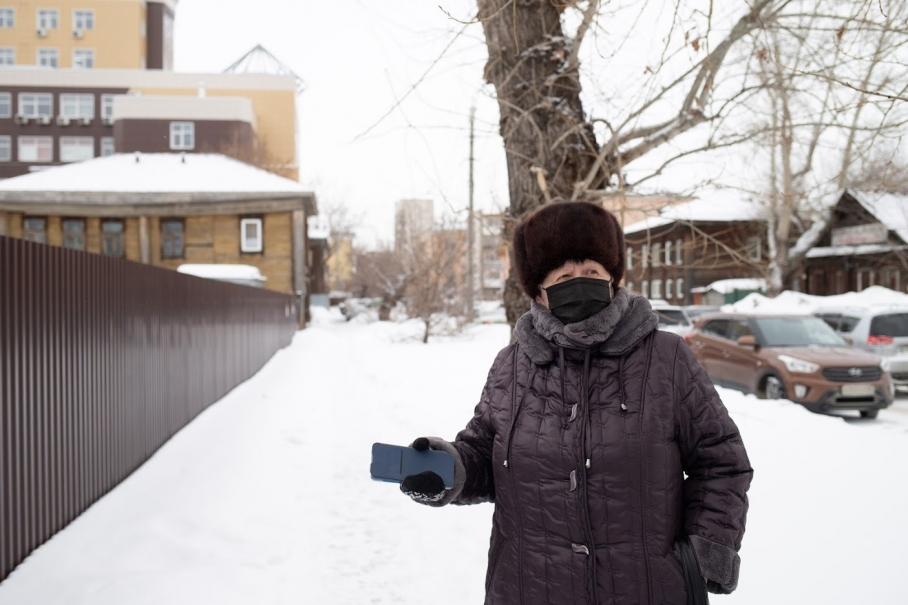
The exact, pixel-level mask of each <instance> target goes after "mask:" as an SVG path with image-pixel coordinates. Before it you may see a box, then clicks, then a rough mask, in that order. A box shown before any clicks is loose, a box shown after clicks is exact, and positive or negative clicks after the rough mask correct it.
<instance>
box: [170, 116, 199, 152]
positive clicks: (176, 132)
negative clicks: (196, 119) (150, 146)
mask: <svg viewBox="0 0 908 605" xmlns="http://www.w3.org/2000/svg"><path fill="white" fill-rule="evenodd" d="M170 148H171V149H195V124H194V123H193V122H171V123H170Z"/></svg>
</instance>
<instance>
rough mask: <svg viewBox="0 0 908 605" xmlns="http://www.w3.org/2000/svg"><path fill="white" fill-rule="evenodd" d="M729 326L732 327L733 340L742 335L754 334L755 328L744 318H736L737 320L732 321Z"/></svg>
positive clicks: (730, 335)
mask: <svg viewBox="0 0 908 605" xmlns="http://www.w3.org/2000/svg"><path fill="white" fill-rule="evenodd" d="M729 327H730V330H729V337H730V338H731V339H732V340H738V339H739V338H741V337H742V336H752V335H753V330H751V329H750V324H749V323H748V322H747V320H744V319H738V320H735V321H733V322H731V326H729Z"/></svg>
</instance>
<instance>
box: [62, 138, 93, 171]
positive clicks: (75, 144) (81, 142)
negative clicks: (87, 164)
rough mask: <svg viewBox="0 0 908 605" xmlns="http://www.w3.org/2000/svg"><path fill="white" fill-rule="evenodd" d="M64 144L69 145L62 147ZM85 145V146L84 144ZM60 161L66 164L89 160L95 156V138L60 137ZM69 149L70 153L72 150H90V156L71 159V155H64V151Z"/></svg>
mask: <svg viewBox="0 0 908 605" xmlns="http://www.w3.org/2000/svg"><path fill="white" fill-rule="evenodd" d="M65 143H69V145H68V146H67V147H64V144H65ZM86 143H87V144H86ZM59 145H60V150H59V151H60V161H61V162H65V163H67V164H69V163H72V162H84V161H85V160H90V159H92V158H94V157H96V156H95V137H91V136H86V137H60V143H59ZM67 148H68V149H69V150H70V153H71V150H72V149H86V148H90V149H91V155H90V156H87V157H83V156H82V155H79V156H78V157H73V156H72V155H69V154H65V153H64V149H67Z"/></svg>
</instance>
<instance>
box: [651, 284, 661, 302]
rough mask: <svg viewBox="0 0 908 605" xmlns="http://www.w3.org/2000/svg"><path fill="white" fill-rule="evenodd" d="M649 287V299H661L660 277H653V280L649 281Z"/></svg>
mask: <svg viewBox="0 0 908 605" xmlns="http://www.w3.org/2000/svg"><path fill="white" fill-rule="evenodd" d="M649 289H650V293H651V294H652V296H651V297H650V298H651V299H653V300H662V280H661V279H654V280H652V281H650V284H649Z"/></svg>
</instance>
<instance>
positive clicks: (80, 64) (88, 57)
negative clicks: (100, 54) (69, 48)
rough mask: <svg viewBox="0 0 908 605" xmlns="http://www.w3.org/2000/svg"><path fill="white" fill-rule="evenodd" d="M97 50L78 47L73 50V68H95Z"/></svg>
mask: <svg viewBox="0 0 908 605" xmlns="http://www.w3.org/2000/svg"><path fill="white" fill-rule="evenodd" d="M94 66H95V51H94V50H92V49H90V48H77V49H75V50H74V51H73V69H93V68H94Z"/></svg>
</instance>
